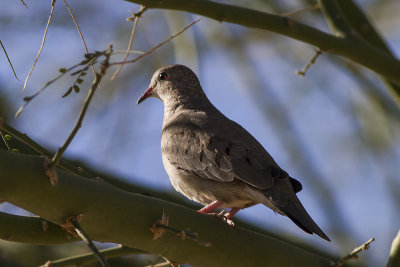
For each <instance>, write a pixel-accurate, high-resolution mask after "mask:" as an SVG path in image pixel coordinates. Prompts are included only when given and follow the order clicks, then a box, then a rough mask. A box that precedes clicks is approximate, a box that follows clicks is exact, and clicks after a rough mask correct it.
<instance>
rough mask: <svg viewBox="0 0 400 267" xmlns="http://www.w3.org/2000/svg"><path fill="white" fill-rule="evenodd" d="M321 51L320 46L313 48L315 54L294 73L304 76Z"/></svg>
mask: <svg viewBox="0 0 400 267" xmlns="http://www.w3.org/2000/svg"><path fill="white" fill-rule="evenodd" d="M322 53H323V51H322V50H321V49H320V48H317V49H316V50H315V54H314V56H313V57H312V58H311V59H310V61H309V62H308V63H307V65H305V66H304V68H303V69H302V70H299V71H296V74H297V75H299V76H301V77H304V76H306V72H307V71H308V69H309V68H310V67H311V66H312V65H314V64H315V61H316V60H317V58H318V56H319V55H321V54H322Z"/></svg>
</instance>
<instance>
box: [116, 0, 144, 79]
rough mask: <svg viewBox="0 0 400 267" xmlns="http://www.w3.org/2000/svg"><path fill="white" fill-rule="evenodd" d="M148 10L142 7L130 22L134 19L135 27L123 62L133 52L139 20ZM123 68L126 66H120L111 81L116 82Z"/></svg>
mask: <svg viewBox="0 0 400 267" xmlns="http://www.w3.org/2000/svg"><path fill="white" fill-rule="evenodd" d="M146 10H147V7H145V6H142V7H141V9H140V10H139V12H138V13H135V14H132V18H130V20H132V19H133V20H134V21H135V22H134V23H133V27H132V31H131V37H130V38H129V43H128V48H127V49H126V52H125V56H124V58H123V59H122V61H125V60H126V59H127V58H128V56H129V54H130V51H131V48H132V44H133V38H134V37H135V32H136V27H137V24H138V22H139V19H140V18H141V16H142V15H143V13H144V12H145V11H146ZM123 66H124V64H121V65H119V67H118V69H117V70H116V71H115V72H114V74H113V75H112V76H111V80H114V79H115V78H116V77H117V75H118V74H119V72H120V71H121V69H122V67H123Z"/></svg>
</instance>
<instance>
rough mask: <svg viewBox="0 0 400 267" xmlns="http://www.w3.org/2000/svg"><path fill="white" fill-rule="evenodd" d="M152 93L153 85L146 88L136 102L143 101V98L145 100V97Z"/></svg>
mask: <svg viewBox="0 0 400 267" xmlns="http://www.w3.org/2000/svg"><path fill="white" fill-rule="evenodd" d="M152 93H153V87H149V89H147V90H146V91H145V92H144V93H143V95H142V96H141V97H139V99H138V101H137V104H140V103H141V102H143V100H145V99H146V98H149V97H150V96H151V94H152Z"/></svg>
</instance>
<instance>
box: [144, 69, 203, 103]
mask: <svg viewBox="0 0 400 267" xmlns="http://www.w3.org/2000/svg"><path fill="white" fill-rule="evenodd" d="M202 96H204V93H203V90H202V89H201V86H200V83H199V80H198V79H197V76H196V74H194V72H193V71H192V70H191V69H189V68H188V67H186V66H183V65H168V66H165V67H162V68H160V69H158V70H157V71H156V72H155V73H154V74H153V78H152V79H151V82H150V85H149V88H148V89H147V90H146V91H145V92H144V93H143V94H142V96H141V97H140V98H139V99H138V101H137V103H138V104H140V103H141V102H142V101H144V100H145V99H147V98H149V97H156V98H159V99H161V101H163V102H164V104H165V103H169V102H171V103H174V102H179V103H185V102H187V100H190V101H188V102H193V99H196V98H199V97H200V99H201V98H202Z"/></svg>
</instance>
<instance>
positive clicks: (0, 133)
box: [0, 132, 11, 151]
mask: <svg viewBox="0 0 400 267" xmlns="http://www.w3.org/2000/svg"><path fill="white" fill-rule="evenodd" d="M0 135H1V138H2V139H3V142H4V144H5V145H6V147H7V149H8V151H11V148H10V146H9V145H8V142H7V139H6V137H5V136H4V135H3V133H2V132H0Z"/></svg>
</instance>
